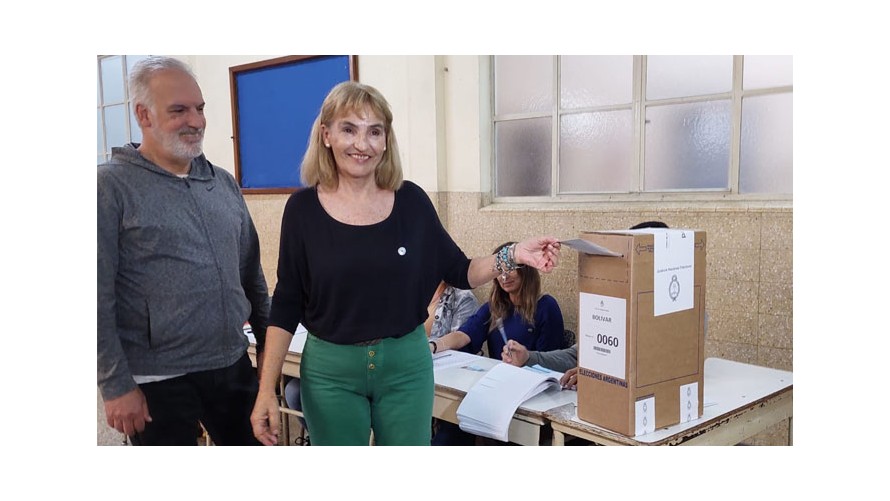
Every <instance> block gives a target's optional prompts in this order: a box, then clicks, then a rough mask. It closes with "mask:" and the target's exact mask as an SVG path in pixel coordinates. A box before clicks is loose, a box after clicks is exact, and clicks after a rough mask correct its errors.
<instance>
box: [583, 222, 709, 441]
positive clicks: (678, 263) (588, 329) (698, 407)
mask: <svg viewBox="0 0 890 501" xmlns="http://www.w3.org/2000/svg"><path fill="white" fill-rule="evenodd" d="M579 241H580V243H581V244H582V246H585V245H586V246H587V247H589V248H587V249H586V252H585V251H582V252H581V253H580V254H579V257H578V291H579V309H578V319H579V320H578V324H579V325H578V330H579V333H578V365H579V371H578V417H579V418H580V419H582V420H584V421H588V422H590V423H593V424H595V425H597V426H600V427H602V428H606V429H609V430H613V431H615V432H618V433H621V434H624V435H627V436H636V435H642V434H645V433H649V432H652V431H655V430H656V429H659V428H663V427H666V426H670V425H673V424H677V423H680V422H686V421H691V420H694V419H698V418H699V417H700V416H701V414H702V407H703V405H704V401H703V400H704V349H705V346H704V325H705V268H706V261H705V260H706V249H707V238H706V234H705V232H703V231H695V230H674V229H644V230H624V231H614V232H607V231H595V232H585V233H582V234H581V238H580V239H579ZM587 244H593V245H587ZM597 249H599V250H597ZM591 252H592V253H591Z"/></svg>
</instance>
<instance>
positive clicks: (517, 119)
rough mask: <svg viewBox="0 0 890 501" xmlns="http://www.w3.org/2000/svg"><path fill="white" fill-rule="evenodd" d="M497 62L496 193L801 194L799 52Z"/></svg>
mask: <svg viewBox="0 0 890 501" xmlns="http://www.w3.org/2000/svg"><path fill="white" fill-rule="evenodd" d="M493 70H494V71H493V86H494V94H493V97H494V103H495V106H494V116H493V129H494V136H495V138H494V140H495V142H496V144H495V145H494V146H495V147H494V152H495V155H494V157H495V158H494V170H495V172H494V179H493V185H494V195H495V196H496V197H497V196H503V197H510V196H538V197H556V196H559V195H597V194H609V195H614V194H628V195H631V196H633V195H642V194H646V193H653V194H660V195H662V196H664V195H663V194H668V196H674V195H671V193H674V194H680V193H690V192H700V193H716V194H719V195H718V196H720V197H721V198H724V197H726V196H735V195H760V196H762V195H767V196H769V195H775V196H776V197H777V198H786V197H788V196H790V195H791V194H792V193H793V190H792V186H791V173H792V155H791V127H792V121H793V120H792V113H791V96H792V89H791V87H792V84H793V82H792V58H791V56H719V55H717V56H685V55H677V56H584V55H572V56H507V57H504V56H496V57H494V58H493ZM554 70H555V71H554ZM548 92H549V93H550V95H551V97H547V96H546V95H544V94H546V93H548ZM532 122H534V123H535V125H534V126H532ZM547 132H549V134H545V133H547ZM548 159H549V161H548ZM517 177H519V178H520V179H517Z"/></svg>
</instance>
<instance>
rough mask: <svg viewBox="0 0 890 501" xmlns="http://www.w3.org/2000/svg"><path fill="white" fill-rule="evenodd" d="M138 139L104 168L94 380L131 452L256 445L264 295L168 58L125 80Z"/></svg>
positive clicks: (234, 188)
mask: <svg viewBox="0 0 890 501" xmlns="http://www.w3.org/2000/svg"><path fill="white" fill-rule="evenodd" d="M130 92H131V98H132V101H133V105H134V111H135V116H136V120H137V121H138V122H139V126H140V127H141V128H142V133H143V142H142V144H135V143H134V144H129V145H126V146H123V147H120V148H114V149H113V150H112V157H111V160H110V161H109V162H108V163H106V164H103V165H101V166H99V173H98V339H97V369H98V378H97V379H98V386H99V389H100V392H101V394H102V398H103V400H104V401H105V414H106V418H107V421H108V424H109V426H111V427H113V428H115V429H116V430H118V431H120V432H122V433H125V434H127V435H128V436H129V437H130V440H131V442H132V443H133V444H138V445H161V444H176V445H195V444H196V442H197V437H198V433H197V431H198V430H199V429H200V428H199V424H198V423H199V422H200V423H201V424H203V425H204V427H205V428H206V429H207V431H208V433H209V434H210V437H211V438H212V439H213V441H214V442H215V443H216V444H218V445H235V444H251V445H255V444H258V442H257V441H256V439H255V438H254V436H253V432H252V429H251V426H250V421H249V416H250V412H251V410H252V408H253V404H254V401H255V399H256V392H257V387H258V386H257V377H256V372H255V370H254V369H253V366H252V365H251V362H250V359H249V357H248V356H247V346H248V341H247V338H246V337H245V336H244V334H243V329H242V328H243V326H244V323H245V321H249V322H250V324H251V327H252V329H253V332H254V334H255V335H256V338H257V342H258V345H259V347H260V349H261V348H262V344H263V341H264V340H265V331H266V323H267V319H268V314H269V295H268V289H267V287H266V281H265V278H264V277H263V273H262V268H261V267H260V248H259V239H258V237H257V233H256V229H255V228H254V225H253V221H252V220H251V218H250V214H249V213H248V211H247V206H246V204H245V202H244V198H243V197H242V195H241V191H240V189H239V188H238V185H237V183H236V182H235V180H234V178H233V177H232V176H231V175H230V174H229V173H228V172H226V171H225V170H223V169H219V168H217V167H214V166H213V165H211V163H210V162H208V161H207V159H206V158H205V157H204V155H203V152H202V151H203V147H202V141H203V137H204V127H205V125H206V120H205V118H204V99H203V96H202V94H201V89H200V87H198V83H197V82H196V80H195V77H194V75H193V74H192V72H191V70H190V69H189V68H188V67H187V66H186V65H185V64H184V63H182V62H180V61H178V60H176V59H173V58H164V57H152V58H148V59H145V60H143V61H140V62H139V63H138V64H137V65H136V66H135V67H134V68H133V71H132V73H131V77H130Z"/></svg>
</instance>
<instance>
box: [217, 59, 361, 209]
mask: <svg viewBox="0 0 890 501" xmlns="http://www.w3.org/2000/svg"><path fill="white" fill-rule="evenodd" d="M229 74H230V80H231V85H232V120H233V122H234V124H233V130H234V133H235V136H234V139H235V174H236V177H237V178H238V182H239V183H240V184H241V188H242V190H243V191H244V192H253V193H289V192H292V191H294V190H296V189H297V188H300V187H301V186H302V184H301V183H300V163H301V162H302V160H303V154H304V153H305V151H306V146H307V143H308V141H309V133H310V131H311V130H312V123H313V122H314V121H315V118H316V117H317V116H318V111H319V110H320V109H321V103H322V101H324V98H325V96H327V94H328V92H330V90H331V89H332V88H333V87H334V86H335V85H337V84H338V83H340V82H343V81H346V80H351V79H355V77H356V75H355V60H354V58H353V57H351V56H288V57H283V58H278V59H273V60H270V61H261V62H258V63H251V64H246V65H242V66H234V67H232V68H229Z"/></svg>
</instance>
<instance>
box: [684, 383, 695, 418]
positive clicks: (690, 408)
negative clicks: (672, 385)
mask: <svg viewBox="0 0 890 501" xmlns="http://www.w3.org/2000/svg"><path fill="white" fill-rule="evenodd" d="M696 419H698V383H689V384H684V385H682V386H680V422H681V423H688V422H689V421H695V420H696Z"/></svg>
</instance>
